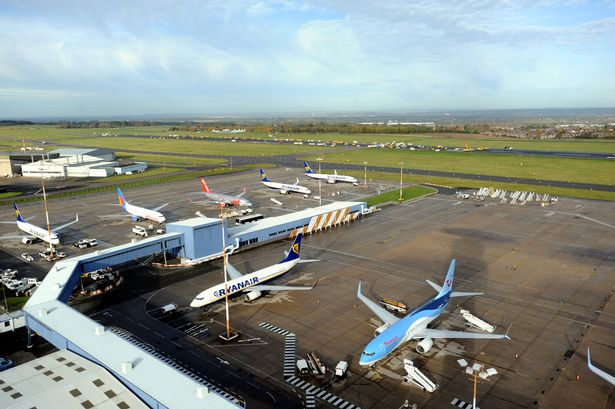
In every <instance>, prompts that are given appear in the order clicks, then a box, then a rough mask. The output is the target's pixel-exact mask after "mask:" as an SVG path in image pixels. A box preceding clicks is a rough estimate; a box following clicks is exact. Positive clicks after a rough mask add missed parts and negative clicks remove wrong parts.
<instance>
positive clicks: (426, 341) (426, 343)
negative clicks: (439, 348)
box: [416, 338, 433, 354]
mask: <svg viewBox="0 0 615 409" xmlns="http://www.w3.org/2000/svg"><path fill="white" fill-rule="evenodd" d="M432 346H433V339H431V338H423V339H422V340H421V342H419V343H417V344H416V352H418V353H419V354H426V353H427V352H429V350H430V349H431V347H432Z"/></svg>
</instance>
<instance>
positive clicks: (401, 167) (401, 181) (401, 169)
mask: <svg viewBox="0 0 615 409" xmlns="http://www.w3.org/2000/svg"><path fill="white" fill-rule="evenodd" d="M403 184H404V162H399V201H400V202H401V201H402V200H403V199H404V197H403V189H402V187H403Z"/></svg>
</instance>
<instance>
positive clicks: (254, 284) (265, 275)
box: [190, 233, 318, 308]
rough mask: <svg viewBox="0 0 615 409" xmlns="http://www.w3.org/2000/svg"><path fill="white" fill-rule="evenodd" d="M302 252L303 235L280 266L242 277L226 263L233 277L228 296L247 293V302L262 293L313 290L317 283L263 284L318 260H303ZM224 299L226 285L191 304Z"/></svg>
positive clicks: (206, 293) (198, 296)
mask: <svg viewBox="0 0 615 409" xmlns="http://www.w3.org/2000/svg"><path fill="white" fill-rule="evenodd" d="M300 250H301V233H299V234H298V235H297V237H296V238H295V241H294V242H293V245H292V246H291V248H290V251H289V252H288V254H287V255H286V257H285V258H284V259H283V260H282V261H280V262H279V263H278V264H274V265H272V266H269V267H265V268H263V269H261V270H257V271H255V272H253V273H249V274H245V275H242V274H241V273H240V272H239V271H237V270H236V269H235V267H233V266H232V265H231V264H230V263H228V262H227V263H226V271H227V272H228V275H229V276H230V277H231V280H229V281H227V283H226V286H227V288H228V295H229V296H230V295H233V294H235V293H238V292H246V293H248V294H247V295H246V301H253V300H256V299H257V298H258V297H260V296H261V295H262V291H287V290H311V289H312V288H314V286H315V285H316V283H314V285H312V286H311V287H296V286H285V285H265V284H262V283H264V282H266V281H269V280H272V279H274V278H276V277H279V276H281V275H282V274H284V273H286V272H287V271H289V270H290V269H291V268H293V267H294V266H296V265H297V264H299V263H309V262H312V261H318V260H301V259H300V258H299V251H300ZM222 298H224V283H221V284H217V285H215V286H213V287H210V288H208V289H207V290H205V291H202V292H200V293H199V294H198V295H197V296H196V297H194V300H192V302H191V303H190V306H191V307H194V308H196V307H203V306H205V305H208V304H211V303H214V302H216V301H218V300H220V299H222Z"/></svg>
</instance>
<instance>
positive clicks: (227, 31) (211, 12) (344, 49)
mask: <svg viewBox="0 0 615 409" xmlns="http://www.w3.org/2000/svg"><path fill="white" fill-rule="evenodd" d="M613 14H614V10H613V8H612V7H610V6H608V5H605V4H603V3H600V4H595V3H592V2H584V1H556V0H553V1H548V0H545V1H530V0H518V1H513V0H491V1H489V0H461V1H459V2H454V3H451V2H449V1H445V0H416V1H412V2H408V1H402V0H389V1H385V2H372V1H367V0H356V1H353V2H346V1H337V0H330V1H321V0H306V1H301V0H296V1H294V0H288V1H283V0H281V1H275V0H261V1H248V0H238V1H233V2H213V1H186V2H181V3H178V4H177V5H175V4H173V5H171V4H170V3H168V2H166V1H164V0H151V1H148V2H143V1H134V2H120V1H118V0H110V1H108V2H93V3H87V5H84V4H83V3H82V2H77V1H76V0H72V1H71V0H64V1H61V0H59V1H57V2H54V4H53V5H51V4H48V3H46V2H32V1H21V2H13V3H8V4H7V5H6V7H4V8H3V11H1V12H0V26H2V27H3V29H2V31H0V88H1V89H3V90H5V92H4V93H1V94H0V97H1V98H2V100H3V105H5V106H7V103H8V106H11V104H10V102H11V98H14V99H16V98H18V99H19V100H20V101H24V100H26V99H27V98H28V95H29V94H28V93H29V92H30V91H31V93H30V95H29V96H30V97H32V98H38V99H39V100H46V99H45V98H51V97H53V96H54V95H55V97H57V98H60V97H61V98H62V99H63V100H70V99H71V98H73V99H74V101H76V102H75V104H80V103H81V102H79V101H82V100H84V99H86V98H90V100H89V102H88V104H87V106H86V107H84V106H82V105H79V107H80V108H79V109H90V110H92V112H93V113H95V112H97V111H96V110H97V109H104V110H112V109H114V107H116V106H117V107H120V106H121V110H120V109H119V108H118V112H123V111H126V110H129V111H130V110H131V109H133V110H137V109H142V108H143V107H147V109H150V110H155V111H158V112H171V111H173V112H176V110H190V111H191V112H198V111H199V110H203V109H205V110H212V111H214V112H220V110H227V109H237V110H242V111H245V112H255V111H259V110H261V111H268V110H272V109H284V108H286V109H290V110H297V109H310V107H314V108H319V109H339V110H352V109H354V108H360V109H369V108H370V107H372V108H373V109H383V108H391V109H392V108H396V109H407V108H413V107H415V108H440V107H442V108H448V107H452V106H455V107H457V106H459V107H468V108H471V107H475V106H478V105H479V104H482V106H487V107H511V106H530V105H531V106H534V105H533V104H534V103H535V101H545V100H546V99H547V97H545V95H544V94H545V93H546V92H547V91H545V90H546V89H549V90H550V91H549V92H550V93H551V95H556V94H557V95H568V94H569V92H565V90H570V89H575V90H580V91H579V95H580V94H583V95H585V96H587V98H585V99H584V100H591V99H592V98H593V99H594V100H595V101H596V102H595V103H593V105H604V104H610V105H615V96H613V95H615V93H613V92H612V91H614V90H613V87H614V86H613V85H611V84H613V81H612V79H611V78H612V74H610V71H612V69H611V68H610V67H613V66H615V56H614V55H613V53H612V44H613V43H614V40H615V17H614V16H613ZM579 49H582V50H583V52H582V53H578V52H577V51H575V50H579ZM581 56H582V57H581ZM7 90H9V91H7ZM10 90H14V91H10ZM18 90H22V91H18ZM28 90H30V91H28ZM36 90H41V91H40V93H37V91H36ZM44 90H52V91H47V92H49V94H48V95H49V96H48V97H44V96H43V95H45V92H46V91H44ZM53 90H56V91H53ZM523 90H527V92H526V93H525V95H524V92H523ZM54 92H59V93H60V94H54ZM62 93H64V94H62ZM567 98H568V100H567V101H566V103H567V104H574V99H573V98H570V97H567ZM118 100H121V101H122V105H120V104H119V103H117V101H118ZM579 100H581V99H579ZM556 105H557V104H556ZM560 105H561V104H560ZM25 106H27V104H21V105H20V109H23V107H25ZM41 106H42V105H40V104H38V105H37V109H41V108H40V107H41ZM131 107H132V108H131ZM295 108H296V109H295ZM9 109H12V108H9ZM54 109H59V108H57V107H54ZM7 112H9V113H10V111H7Z"/></svg>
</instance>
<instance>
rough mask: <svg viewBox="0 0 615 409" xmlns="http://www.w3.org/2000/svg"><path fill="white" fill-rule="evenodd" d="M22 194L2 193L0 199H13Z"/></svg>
mask: <svg viewBox="0 0 615 409" xmlns="http://www.w3.org/2000/svg"><path fill="white" fill-rule="evenodd" d="M22 193H23V192H4V193H0V199H8V198H9V197H15V196H19V195H21V194H22Z"/></svg>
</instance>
